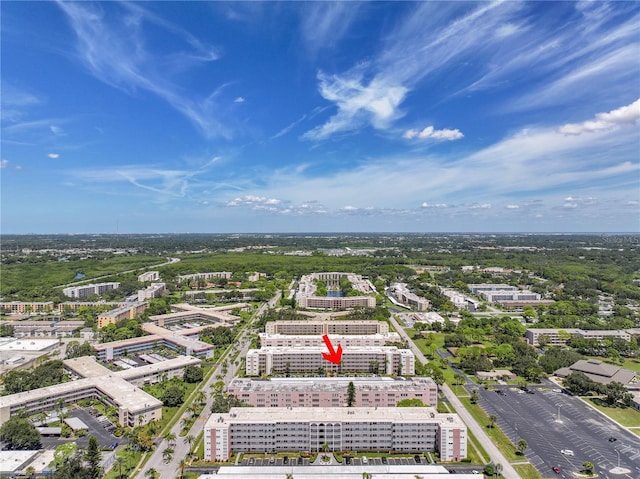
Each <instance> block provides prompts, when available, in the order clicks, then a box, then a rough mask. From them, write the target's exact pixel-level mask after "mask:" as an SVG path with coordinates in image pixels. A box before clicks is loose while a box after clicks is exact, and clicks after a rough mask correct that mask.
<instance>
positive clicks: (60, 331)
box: [0, 320, 84, 338]
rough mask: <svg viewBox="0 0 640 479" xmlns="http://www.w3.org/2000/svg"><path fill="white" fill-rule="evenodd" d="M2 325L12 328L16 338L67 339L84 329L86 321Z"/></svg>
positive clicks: (11, 322) (9, 322)
mask: <svg viewBox="0 0 640 479" xmlns="http://www.w3.org/2000/svg"><path fill="white" fill-rule="evenodd" d="M0 325H9V326H12V327H13V336H14V337H16V338H38V337H53V338H66V337H70V336H73V335H74V334H75V332H76V331H78V330H79V329H82V328H84V321H50V320H45V321H0Z"/></svg>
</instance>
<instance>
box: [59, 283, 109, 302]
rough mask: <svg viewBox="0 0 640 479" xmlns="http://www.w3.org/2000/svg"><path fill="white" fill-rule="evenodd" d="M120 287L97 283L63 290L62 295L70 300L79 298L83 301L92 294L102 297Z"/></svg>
mask: <svg viewBox="0 0 640 479" xmlns="http://www.w3.org/2000/svg"><path fill="white" fill-rule="evenodd" d="M119 287H120V283H117V282H114V283H97V284H84V285H82V286H72V287H69V288H64V289H63V290H62V294H64V295H65V296H67V297H69V298H77V299H82V298H86V297H87V296H91V295H92V294H97V295H101V294H104V293H106V292H107V291H111V290H112V289H118V288H119Z"/></svg>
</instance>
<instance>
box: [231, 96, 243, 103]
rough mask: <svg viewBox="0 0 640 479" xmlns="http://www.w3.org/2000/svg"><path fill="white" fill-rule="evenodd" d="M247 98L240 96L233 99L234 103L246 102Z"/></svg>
mask: <svg viewBox="0 0 640 479" xmlns="http://www.w3.org/2000/svg"><path fill="white" fill-rule="evenodd" d="M245 101H246V100H245V99H244V98H242V97H241V96H239V97H238V98H236V99H235V100H233V103H244V102H245Z"/></svg>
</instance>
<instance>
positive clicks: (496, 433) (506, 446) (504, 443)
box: [460, 397, 522, 462]
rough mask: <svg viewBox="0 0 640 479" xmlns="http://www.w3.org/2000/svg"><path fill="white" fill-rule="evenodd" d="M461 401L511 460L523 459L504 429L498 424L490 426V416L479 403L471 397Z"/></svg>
mask: <svg viewBox="0 0 640 479" xmlns="http://www.w3.org/2000/svg"><path fill="white" fill-rule="evenodd" d="M460 401H461V402H462V404H463V405H464V407H465V408H466V409H467V411H469V413H471V415H472V416H473V417H474V419H475V420H476V421H477V422H478V424H480V425H481V426H484V430H485V432H486V433H487V435H488V436H489V437H490V438H491V440H492V442H493V443H494V444H495V445H496V446H497V447H498V448H499V449H500V451H502V453H503V454H504V455H505V457H506V458H507V459H508V460H509V462H516V461H521V460H522V456H520V455H518V454H516V448H515V446H514V445H513V443H512V442H511V441H510V440H509V438H508V437H507V436H505V435H504V433H503V432H502V430H501V429H500V428H499V427H498V426H494V427H488V425H489V422H490V421H489V416H488V415H487V413H485V412H484V410H483V409H482V408H481V407H480V406H479V405H478V404H471V399H470V398H464V397H463V398H460Z"/></svg>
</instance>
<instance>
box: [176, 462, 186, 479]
mask: <svg viewBox="0 0 640 479" xmlns="http://www.w3.org/2000/svg"><path fill="white" fill-rule="evenodd" d="M178 467H179V468H180V479H183V478H184V470H185V468H186V467H187V461H185V460H184V459H180V464H179V465H178Z"/></svg>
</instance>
